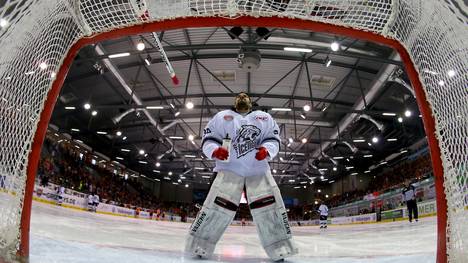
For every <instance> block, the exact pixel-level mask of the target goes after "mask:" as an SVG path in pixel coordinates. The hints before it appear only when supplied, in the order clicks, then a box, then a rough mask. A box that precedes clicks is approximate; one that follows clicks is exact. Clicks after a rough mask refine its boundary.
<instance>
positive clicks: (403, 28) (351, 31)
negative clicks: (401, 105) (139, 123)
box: [0, 0, 468, 262]
mask: <svg viewBox="0 0 468 263" xmlns="http://www.w3.org/2000/svg"><path fill="white" fill-rule="evenodd" d="M454 2H455V3H454ZM459 4H460V3H457V0H446V1H436V0H425V1H414V0H146V1H145V0H47V1H45V0H6V1H2V3H0V46H1V47H2V49H1V53H0V83H1V85H0V255H3V257H4V258H5V259H6V260H9V259H12V258H13V257H15V255H20V256H23V257H27V256H28V248H29V219H30V210H31V199H32V191H33V185H34V176H35V173H36V168H37V164H38V159H39V154H40V147H41V144H42V141H43V139H44V136H45V131H46V127H47V123H48V121H49V119H50V116H51V112H52V110H53V106H54V104H55V101H56V99H57V97H58V94H59V91H60V87H61V84H62V83H63V81H64V77H65V75H66V73H67V70H68V68H69V66H70V64H71V61H72V59H73V57H74V55H75V54H76V53H77V51H78V50H79V48H81V47H82V46H84V45H86V44H90V43H95V42H97V41H101V40H103V39H109V38H116V37H121V36H124V35H129V34H137V33H142V32H149V31H161V30H168V29H177V28H184V27H202V26H203V27H207V26H230V25H241V26H242V25H243V26H247V25H251V26H267V27H272V26H276V27H286V28H288V27H289V28H297V29H308V30H311V31H321V32H330V33H335V34H342V35H346V36H353V37H356V38H361V39H367V40H370V41H376V42H380V43H383V44H386V45H390V46H392V47H394V48H396V49H397V51H398V52H399V54H400V56H401V57H402V60H403V61H404V63H405V65H406V69H407V71H408V74H409V76H410V78H411V82H412V86H413V88H414V89H415V92H416V95H417V101H418V105H419V107H420V110H421V112H422V114H423V120H424V124H425V129H426V133H427V136H428V141H429V144H430V149H431V155H432V161H433V167H434V173H435V177H436V179H435V181H436V186H437V196H438V198H437V206H438V237H439V238H438V254H437V259H438V262H445V261H450V262H463V261H464V260H466V259H467V258H468V249H467V247H468V244H467V242H468V216H467V211H466V209H467V206H468V181H467V177H468V175H467V170H466V167H467V165H468V146H467V145H468V141H467V138H468V123H467V119H468V88H467V83H468V72H467V69H468V46H467V43H468V27H467V21H466V17H464V16H463V15H462V14H460V12H459V11H458V10H459V9H457V6H458V5H459ZM462 5H463V4H462Z"/></svg>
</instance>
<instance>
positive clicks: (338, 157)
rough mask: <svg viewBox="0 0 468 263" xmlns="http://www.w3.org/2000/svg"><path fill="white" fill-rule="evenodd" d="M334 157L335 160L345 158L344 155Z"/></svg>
mask: <svg viewBox="0 0 468 263" xmlns="http://www.w3.org/2000/svg"><path fill="white" fill-rule="evenodd" d="M333 159H335V160H341V159H344V157H343V156H335V157H333Z"/></svg>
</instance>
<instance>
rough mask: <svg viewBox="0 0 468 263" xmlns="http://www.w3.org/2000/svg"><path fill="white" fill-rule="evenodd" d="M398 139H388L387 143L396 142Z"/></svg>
mask: <svg viewBox="0 0 468 263" xmlns="http://www.w3.org/2000/svg"><path fill="white" fill-rule="evenodd" d="M397 140H398V139H397V138H390V139H387V142H396V141H397Z"/></svg>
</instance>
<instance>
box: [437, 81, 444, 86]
mask: <svg viewBox="0 0 468 263" xmlns="http://www.w3.org/2000/svg"><path fill="white" fill-rule="evenodd" d="M437 84H439V86H444V85H445V81H443V80H439V82H438V83H437Z"/></svg>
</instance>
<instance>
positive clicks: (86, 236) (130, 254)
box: [30, 202, 437, 263]
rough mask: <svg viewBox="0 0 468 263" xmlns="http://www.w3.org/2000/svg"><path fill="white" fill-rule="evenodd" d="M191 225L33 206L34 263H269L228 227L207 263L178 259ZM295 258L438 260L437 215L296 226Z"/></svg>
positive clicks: (247, 237) (255, 243)
mask: <svg viewBox="0 0 468 263" xmlns="http://www.w3.org/2000/svg"><path fill="white" fill-rule="evenodd" d="M188 228H189V224H186V223H177V222H157V221H149V220H141V219H133V218H124V217H117V216H110V215H101V214H94V213H89V212H83V211H75V210H70V209H66V208H62V207H57V206H51V205H46V204H41V203H37V202H34V204H33V212H32V221H31V255H30V260H31V263H37V262H60V263H63V262H112V263H120V262H152V263H154V262H158V263H159V262H161V263H165V262H201V263H210V262H271V261H270V260H269V259H268V258H267V256H266V254H265V252H264V251H263V249H262V247H261V246H260V241H259V240H258V237H257V234H256V231H255V227H240V226H232V227H229V228H228V229H227V231H226V233H225V234H224V236H223V238H222V239H221V241H220V242H219V243H218V246H217V247H216V250H215V255H214V257H213V258H212V259H210V260H199V259H194V258H191V257H186V256H184V254H183V248H184V241H185V236H186V233H187V230H188ZM292 231H293V235H294V238H295V241H296V243H297V245H298V247H299V254H298V255H297V256H294V257H291V258H288V259H287V260H286V261H285V262H298V263H299V262H301V263H302V262H327V263H335V262H350V263H357V262H364V263H369V262H385V263H386V262H388V263H390V262H411V263H414V262H435V253H436V237H437V234H436V218H435V217H431V218H424V219H422V220H420V222H418V223H411V224H410V223H409V222H407V221H401V222H394V223H384V224H366V225H353V226H329V228H328V229H327V230H320V229H319V228H318V227H293V228H292Z"/></svg>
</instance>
